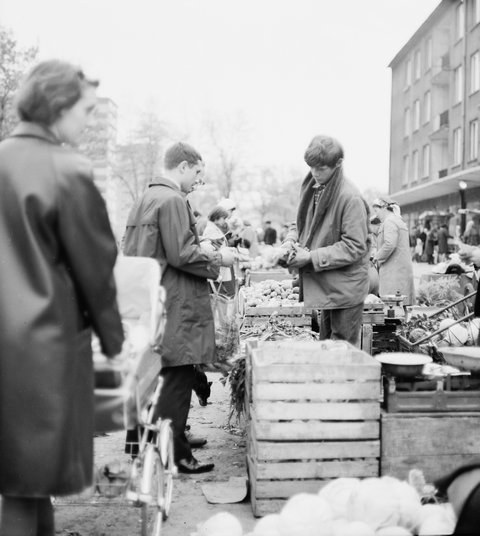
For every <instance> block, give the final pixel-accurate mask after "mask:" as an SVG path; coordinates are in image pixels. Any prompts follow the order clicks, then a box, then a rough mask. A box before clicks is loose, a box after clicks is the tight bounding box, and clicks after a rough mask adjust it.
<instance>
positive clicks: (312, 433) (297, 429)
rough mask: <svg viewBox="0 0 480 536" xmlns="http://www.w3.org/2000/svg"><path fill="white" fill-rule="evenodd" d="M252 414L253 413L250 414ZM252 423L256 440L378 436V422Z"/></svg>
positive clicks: (375, 437)
mask: <svg viewBox="0 0 480 536" xmlns="http://www.w3.org/2000/svg"><path fill="white" fill-rule="evenodd" d="M252 413H253V412H252ZM252 422H253V426H254V429H255V434H256V437H257V439H258V440H275V441H291V440H292V439H293V438H295V439H297V440H299V441H305V440H313V441H315V440H348V439H350V440H353V441H355V440H359V439H377V438H378V437H379V434H380V429H379V428H380V424H379V422H378V421H361V422H318V421H307V422H287V423H278V422H268V421H261V422H257V421H256V419H255V417H254V416H253V415H252Z"/></svg>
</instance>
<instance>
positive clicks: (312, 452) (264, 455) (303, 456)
mask: <svg viewBox="0 0 480 536" xmlns="http://www.w3.org/2000/svg"><path fill="white" fill-rule="evenodd" d="M252 443H253V445H254V446H255V448H254V450H253V452H254V453H255V459H256V460H258V461H271V460H279V461H280V460H329V459H339V460H341V459H342V458H379V457H380V441H379V440H378V439H377V440H370V441H324V442H314V441H304V442H302V441H295V442H293V441H292V442H284V441H282V442H270V441H256V440H255V441H253V438H252ZM247 445H248V443H247Z"/></svg>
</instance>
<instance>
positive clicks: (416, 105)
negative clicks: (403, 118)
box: [413, 99, 420, 131]
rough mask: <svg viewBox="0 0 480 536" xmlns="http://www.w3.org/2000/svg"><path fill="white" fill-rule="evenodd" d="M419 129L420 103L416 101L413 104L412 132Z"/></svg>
mask: <svg viewBox="0 0 480 536" xmlns="http://www.w3.org/2000/svg"><path fill="white" fill-rule="evenodd" d="M419 128H420V101H419V100H418V99H417V100H416V101H415V102H414V103H413V130H414V131H415V130H418V129H419Z"/></svg>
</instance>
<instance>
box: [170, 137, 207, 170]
mask: <svg viewBox="0 0 480 536" xmlns="http://www.w3.org/2000/svg"><path fill="white" fill-rule="evenodd" d="M163 162H164V164H165V169H175V168H176V167H177V166H179V165H180V164H181V163H182V162H187V163H188V165H189V166H190V167H192V166H195V165H196V164H198V162H202V157H201V156H200V153H199V152H198V151H197V150H196V149H194V148H193V147H192V146H191V145H188V143H183V142H181V141H179V142H178V143H175V144H173V145H172V146H171V147H169V148H168V149H167V150H166V152H165V157H164V159H163Z"/></svg>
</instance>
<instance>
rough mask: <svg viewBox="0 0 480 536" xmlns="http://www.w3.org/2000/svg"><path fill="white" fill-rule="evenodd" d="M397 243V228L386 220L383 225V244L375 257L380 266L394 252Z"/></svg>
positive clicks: (393, 223)
mask: <svg viewBox="0 0 480 536" xmlns="http://www.w3.org/2000/svg"><path fill="white" fill-rule="evenodd" d="M397 243H398V227H397V225H396V224H395V222H393V221H391V220H390V219H388V218H387V219H386V220H385V222H384V224H383V244H382V247H381V248H380V249H379V250H378V251H377V253H376V255H375V259H376V260H377V262H378V264H379V265H380V266H381V265H382V264H384V263H385V262H386V261H387V260H388V258H389V257H390V255H391V254H392V253H393V252H394V251H395V248H396V247H397Z"/></svg>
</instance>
